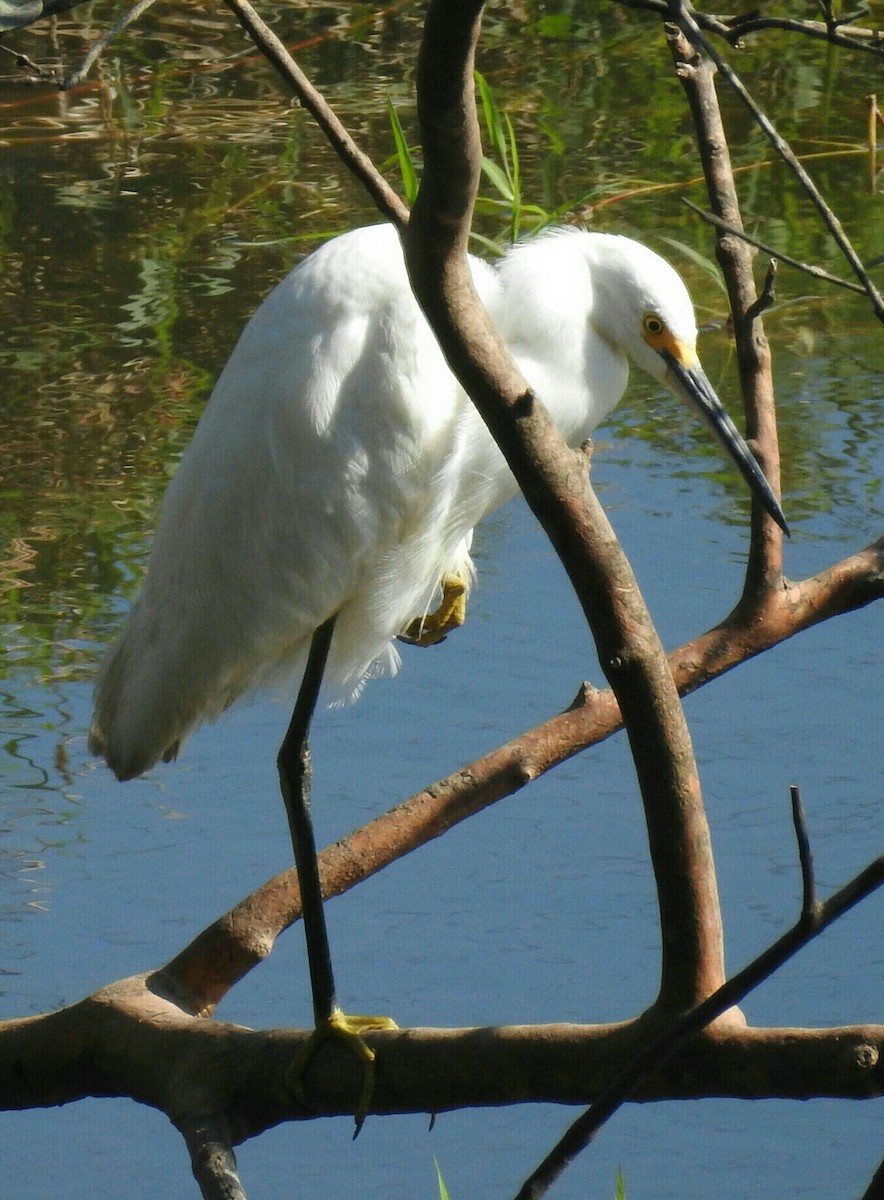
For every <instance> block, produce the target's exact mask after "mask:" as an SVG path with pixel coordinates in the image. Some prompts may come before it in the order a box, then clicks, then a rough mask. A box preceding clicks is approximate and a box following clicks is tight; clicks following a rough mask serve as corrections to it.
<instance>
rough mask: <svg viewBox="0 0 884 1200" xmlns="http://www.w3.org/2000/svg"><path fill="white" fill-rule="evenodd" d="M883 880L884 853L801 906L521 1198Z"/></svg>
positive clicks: (627, 1080)
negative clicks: (818, 900) (811, 905)
mask: <svg viewBox="0 0 884 1200" xmlns="http://www.w3.org/2000/svg"><path fill="white" fill-rule="evenodd" d="M882 885H884V855H882V856H881V857H880V858H877V859H875V860H874V861H873V862H871V863H869V865H868V866H867V867H866V868H865V869H864V870H862V871H860V873H859V874H858V875H855V876H854V878H853V879H851V880H850V881H849V882H848V883H846V884H845V885H844V887H843V888H841V889H840V890H839V891H838V892H836V893H835V895H834V896H831V897H830V898H829V900H827V901H826V903H825V904H818V905H816V907H815V909H814V910H813V912H808V910H807V908H806V906H804V905H802V909H801V914H800V916H799V918H798V920H797V921H796V922H795V924H794V925H793V926H792V928H791V929H789V930H788V931H787V932H786V933H784V934H783V936H782V937H781V938H778V939H777V941H776V942H774V943H773V944H772V945H771V946H769V947H768V948H767V949H766V950H764V951H763V952H762V953H761V954H759V955H758V957H757V958H755V959H753V961H752V962H751V963H749V964H748V966H745V967H744V968H743V970H742V971H740V972H739V973H738V974H736V975H734V977H733V978H732V979H729V980H728V981H727V983H725V984H723V985H722V987H720V988H719V989H718V991H717V992H715V994H714V995H712V996H709V997H708V998H707V999H706V1000H704V1001H703V1002H702V1003H701V1004H698V1005H697V1006H696V1008H694V1009H693V1010H692V1011H691V1012H688V1013H685V1014H684V1015H682V1016H681V1017H678V1018H677V1019H676V1020H675V1021H673V1022H672V1023H671V1024H670V1025H669V1026H668V1028H666V1029H664V1030H663V1032H662V1033H660V1034H659V1035H658V1036H656V1037H655V1038H654V1039H653V1040H652V1041H651V1043H650V1044H649V1045H648V1046H647V1047H646V1048H645V1049H643V1050H641V1051H640V1052H638V1053H636V1054H635V1055H634V1056H633V1057H632V1059H631V1060H630V1061H629V1064H628V1066H627V1067H626V1069H625V1070H624V1071H622V1072H620V1073H619V1074H618V1075H617V1076H616V1077H615V1078H614V1079H613V1080H612V1081H611V1083H610V1084H609V1085H608V1086H607V1087H606V1088H605V1089H604V1090H603V1091H602V1093H601V1094H600V1095H599V1096H597V1097H596V1099H595V1100H594V1101H593V1102H592V1104H591V1105H590V1107H589V1108H588V1109H587V1110H586V1112H584V1113H583V1114H582V1115H581V1116H580V1117H578V1118H577V1120H576V1121H575V1122H574V1123H573V1124H572V1125H571V1126H570V1128H569V1129H568V1130H567V1132H566V1133H565V1135H564V1137H563V1138H562V1139H561V1140H560V1141H559V1143H558V1144H557V1145H556V1146H555V1147H554V1149H553V1150H552V1151H551V1152H550V1153H549V1154H548V1155H547V1157H546V1158H545V1159H544V1160H543V1162H542V1163H541V1164H540V1166H539V1167H538V1168H537V1170H536V1171H534V1172H533V1173H532V1175H531V1176H530V1177H529V1178H528V1179H527V1180H526V1181H525V1183H524V1184H523V1185H522V1187H521V1188H520V1190H519V1192H518V1194H517V1196H516V1200H541V1198H542V1197H543V1196H545V1195H546V1193H547V1191H548V1190H549V1188H550V1187H551V1185H552V1184H553V1183H554V1182H555V1181H556V1179H558V1177H559V1176H560V1175H561V1174H562V1172H563V1171H564V1170H565V1168H566V1167H567V1166H568V1164H569V1163H571V1162H573V1160H574V1159H575V1158H576V1157H577V1155H578V1154H580V1153H581V1151H583V1150H585V1149H586V1147H587V1146H588V1145H589V1143H590V1142H591V1141H592V1139H593V1138H594V1137H595V1135H596V1134H597V1133H598V1131H599V1130H600V1129H601V1127H602V1125H604V1124H605V1122H606V1121H608V1120H610V1118H611V1117H612V1116H613V1115H614V1113H615V1112H616V1111H617V1110H618V1109H619V1108H621V1107H622V1106H623V1105H624V1104H625V1103H626V1101H627V1100H628V1099H629V1098H630V1096H631V1095H632V1094H633V1092H634V1091H635V1089H636V1087H637V1086H638V1085H639V1083H640V1082H641V1081H642V1080H643V1079H645V1078H647V1077H648V1076H649V1075H651V1074H653V1073H654V1072H656V1071H659V1070H660V1068H661V1067H663V1066H664V1064H665V1063H667V1062H668V1061H669V1060H670V1059H671V1058H672V1057H673V1055H675V1054H676V1053H677V1052H678V1051H679V1050H681V1049H682V1047H684V1046H685V1044H686V1043H687V1042H688V1041H689V1039H690V1038H692V1037H695V1036H696V1035H697V1034H699V1033H700V1032H701V1031H702V1030H703V1029H705V1028H706V1027H707V1026H708V1025H709V1024H710V1023H711V1022H712V1021H714V1020H715V1018H716V1017H718V1016H720V1015H721V1014H722V1013H723V1012H726V1011H727V1009H729V1008H732V1007H733V1005H735V1004H739V1002H740V1001H741V1000H743V999H744V998H745V997H746V996H748V994H749V993H750V992H751V991H753V989H754V988H756V987H758V985H759V984H760V983H762V982H763V981H764V980H765V979H767V978H769V977H770V976H771V975H772V974H773V973H774V971H776V970H778V969H779V968H780V967H781V966H782V965H783V963H785V962H788V960H789V959H790V958H792V957H794V955H796V954H797V953H798V951H799V950H801V949H802V948H803V947H804V946H806V945H807V944H808V942H810V941H812V940H813V939H814V938H815V937H818V936H819V934H821V933H822V932H823V930H824V929H827V928H828V927H829V926H830V925H831V924H833V922H835V921H837V920H838V918H839V917H841V916H843V915H844V914H845V913H846V912H849V910H850V909H851V908H854V907H855V906H856V905H857V904H859V903H860V902H861V901H862V900H864V899H865V898H866V897H867V896H870V895H871V894H872V892H874V891H876V890H877V889H878V888H880V887H881V886H882Z"/></svg>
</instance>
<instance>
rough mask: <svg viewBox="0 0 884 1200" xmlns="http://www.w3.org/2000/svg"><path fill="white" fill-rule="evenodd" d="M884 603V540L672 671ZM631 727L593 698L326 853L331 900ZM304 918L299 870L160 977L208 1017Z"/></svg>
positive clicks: (235, 912) (765, 646) (739, 659)
mask: <svg viewBox="0 0 884 1200" xmlns="http://www.w3.org/2000/svg"><path fill="white" fill-rule="evenodd" d="M882 597H884V538H882V539H880V540H879V541H878V542H877V543H875V544H874V545H872V546H869V547H868V548H867V549H866V550H863V551H861V552H860V553H858V554H855V555H853V556H852V557H851V558H848V559H845V560H843V561H842V562H839V563H836V564H835V565H834V566H832V567H829V568H827V569H826V570H825V571H823V572H822V573H821V574H820V575H817V576H814V577H813V578H811V579H807V580H804V581H803V582H801V583H795V584H790V585H789V586H788V587H785V588H784V589H783V590H782V591H778V592H777V593H775V595H774V602H772V603H770V604H768V605H766V606H765V607H764V608H763V609H762V610H761V611H759V612H757V613H754V614H746V615H745V617H744V615H743V612H742V609H741V608H740V606H738V607H737V608H736V609H735V610H734V612H733V613H732V614H731V615H730V616H729V617H728V618H726V620H724V621H723V622H722V623H721V624H720V625H717V626H716V627H715V628H713V629H710V630H708V631H707V632H706V633H703V634H701V635H700V636H699V637H697V638H695V639H694V640H693V641H692V642H689V643H688V644H687V645H685V646H682V647H681V648H679V649H678V650H674V651H673V652H672V653H671V654H670V656H669V665H670V667H671V670H672V673H673V676H674V678H675V682H676V685H677V687H678V690H679V694H680V695H682V696H684V695H688V694H690V693H691V692H694V691H696V690H697V689H698V688H700V687H702V686H703V685H704V684H706V683H709V682H710V681H711V680H713V679H717V678H718V677H719V676H720V675H723V674H725V673H726V672H727V671H730V670H732V669H733V668H734V667H736V666H738V665H739V664H740V663H743V662H745V661H746V660H747V659H750V658H753V657H754V656H755V655H757V654H762V653H763V652H764V651H765V650H769V649H770V648H771V647H772V646H775V645H777V644H778V643H780V642H782V641H785V640H786V639H787V638H790V637H793V636H794V635H795V634H797V633H800V632H803V631H804V630H807V629H810V628H812V627H813V626H814V625H816V624H819V623H820V622H821V621H825V620H828V619H829V618H830V617H833V616H837V615H841V614H844V613H847V612H851V611H853V610H854V609H857V608H862V607H864V606H865V605H868V604H871V603H873V602H874V601H875V600H878V599H881V598H882ZM621 728H622V717H621V714H620V709H619V707H618V704H617V700H616V698H615V696H614V693H613V691H611V690H610V689H608V690H606V691H595V690H592V689H586V688H584V689H582V691H581V694H580V696H579V697H578V699H577V700H576V701H575V702H574V704H573V705H571V706H570V707H569V708H568V709H567V710H566V711H565V712H562V713H559V714H558V715H557V716H554V717H551V718H550V719H549V720H548V721H545V722H544V723H543V724H541V725H538V726H537V727H536V728H535V729H532V730H529V731H528V732H527V733H524V734H522V735H521V736H519V737H517V738H514V739H513V740H512V741H511V742H508V743H507V744H506V745H504V746H501V747H499V748H498V749H496V750H493V751H492V752H491V753H489V754H487V755H484V756H483V757H482V758H480V759H477V760H476V761H475V762H472V763H470V764H468V765H467V766H465V767H463V768H462V769H461V770H459V771H456V772H454V774H452V775H449V776H448V777H447V778H445V779H442V780H439V781H438V782H436V783H434V784H432V785H431V786H430V787H428V788H426V789H425V790H424V791H423V792H419V793H418V794H417V795H415V796H412V797H411V798H410V799H408V800H405V801H404V802H403V803H402V804H400V805H398V806H397V807H395V808H393V809H391V810H390V812H388V813H385V814H384V815H382V816H380V817H378V818H377V819H376V820H374V821H372V822H370V823H369V824H368V825H365V826H363V828H362V829H358V830H356V831H355V832H354V833H352V834H350V835H349V837H346V838H344V839H342V840H341V841H340V842H337V843H336V844H335V845H334V846H330V847H329V848H327V849H326V850H324V851H323V853H322V854H321V855H320V865H321V869H322V881H323V893H324V895H325V896H326V897H331V896H338V895H342V894H343V893H344V892H346V891H348V890H349V889H350V888H352V887H355V886H356V884H358V883H361V882H362V881H363V880H364V879H367V878H369V877H370V876H371V875H374V874H376V873H377V872H378V871H381V870H383V869H384V868H385V867H386V866H388V865H389V864H390V863H391V862H393V861H395V860H396V859H397V858H401V857H402V856H403V855H405V854H409V853H410V852H411V851H412V850H415V849H417V848H418V847H420V846H422V845H425V844H426V843H427V842H429V841H432V840H433V839H434V838H436V837H440V836H441V835H442V834H443V833H445V832H446V830H448V829H450V828H451V827H452V826H453V825H456V824H458V823H459V822H461V821H464V820H466V819H467V818H468V817H471V816H473V815H474V814H475V813H477V812H481V811H482V810H483V809H484V808H487V807H488V806H489V805H491V804H495V803H496V802H497V801H498V800H501V799H503V798H505V797H506V796H510V795H513V794H514V793H515V792H517V791H519V790H520V789H521V788H522V787H524V786H525V785H526V784H528V783H530V782H531V781H532V780H533V779H536V778H538V777H539V776H541V775H543V774H545V773H546V772H547V771H550V770H552V768H553V767H555V766H558V765H559V764H560V763H562V762H565V761H566V760H567V759H569V758H572V757H573V756H574V755H576V754H579V753H580V752H581V751H583V750H585V749H587V748H589V747H590V746H594V745H597V744H598V743H599V742H602V741H604V740H605V739H606V738H609V737H611V736H612V735H613V734H614V733H616V732H617V731H618V730H619V729H621ZM300 915H301V908H300V892H299V891H298V885H297V876H296V873H295V871H294V870H290V871H285V872H283V873H282V874H280V875H277V876H275V877H274V878H273V879H271V880H269V881H268V882H267V883H265V884H264V885H263V886H262V887H261V888H259V889H258V890H257V891H255V892H254V893H253V894H252V895H250V896H248V897H246V899H245V900H243V901H242V902H241V903H240V904H238V905H237V906H236V907H235V908H233V909H232V910H231V911H230V912H228V913H226V914H225V915H224V916H223V917H220V918H219V919H218V920H217V921H215V922H214V923H213V924H212V925H210V926H208V927H207V928H206V929H205V930H203V932H202V933H200V934H199V935H198V936H197V937H196V938H195V939H194V941H192V942H191V943H190V945H189V946H187V947H186V948H185V949H184V950H182V951H181V953H180V954H178V955H177V956H176V957H175V958H174V959H173V960H172V961H171V962H170V963H168V964H167V966H166V967H164V968H163V969H162V971H161V972H158V975H159V976H161V977H162V979H163V980H164V984H165V987H166V988H168V989H169V990H170V991H172V992H173V993H174V994H175V995H176V996H177V998H178V1000H179V1003H181V1004H182V1005H183V1006H184V1007H185V1008H186V1009H187V1010H188V1011H191V1012H205V1011H207V1010H209V1009H211V1008H212V1007H213V1006H214V1005H215V1004H217V1003H218V1002H219V1001H220V1000H221V998H222V997H223V996H224V995H225V994H226V993H227V992H228V991H229V990H230V988H231V987H233V986H234V985H235V984H236V983H237V982H238V980H239V979H241V978H242V977H243V976H244V975H246V974H247V973H248V972H249V971H250V970H251V969H252V968H253V967H254V966H256V965H257V964H258V963H259V962H262V961H263V959H264V958H266V957H267V955H268V954H269V953H270V951H271V949H272V947H273V943H274V941H275V939H276V938H277V937H278V935H279V934H280V933H281V932H282V931H283V930H284V929H286V928H287V927H288V926H289V925H291V924H292V923H293V922H294V921H297V920H298V919H299V918H300Z"/></svg>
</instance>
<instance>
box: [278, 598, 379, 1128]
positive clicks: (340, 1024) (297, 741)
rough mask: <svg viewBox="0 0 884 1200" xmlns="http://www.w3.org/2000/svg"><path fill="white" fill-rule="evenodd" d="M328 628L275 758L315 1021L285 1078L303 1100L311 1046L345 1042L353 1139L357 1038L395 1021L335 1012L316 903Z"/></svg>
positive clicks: (370, 1061) (365, 1093)
mask: <svg viewBox="0 0 884 1200" xmlns="http://www.w3.org/2000/svg"><path fill="white" fill-rule="evenodd" d="M334 631H335V618H334V617H330V618H329V619H328V620H327V621H326V622H325V624H324V625H320V626H319V628H318V629H317V630H316V632H315V633H314V635H313V640H312V641H311V643H310V653H309V654H308V656H307V666H306V667H305V669H304V678H303V679H302V680H301V687H300V690H299V691H298V699H297V701H296V702H295V711H294V712H293V713H292V719H291V721H290V722H289V727H288V731H287V732H286V735H285V737H284V739H283V742H282V745H281V746H280V748H279V754H278V756H277V760H276V762H277V766H278V768H279V785H280V788H281V790H282V798H283V800H284V801H285V811H286V814H287V816H288V819H289V829H290V830H291V835H292V845H293V847H294V851H295V863H296V865H297V868H298V882H299V884H300V886H301V913H302V916H303V918H304V933H305V934H306V937H307V961H308V963H309V966H310V986H311V988H312V990H313V1017H314V1022H315V1025H316V1028H315V1030H314V1032H313V1035H312V1037H311V1038H310V1039H309V1040H308V1041H307V1042H306V1043H305V1045H304V1047H303V1049H302V1050H301V1051H300V1052H299V1054H298V1056H297V1057H296V1059H295V1061H294V1062H293V1063H292V1065H291V1067H290V1068H289V1072H288V1079H289V1082H290V1085H291V1087H292V1090H293V1092H294V1094H295V1096H296V1097H297V1098H298V1100H299V1101H301V1102H305V1101H306V1095H305V1087H304V1075H305V1072H306V1070H307V1066H308V1064H309V1063H310V1061H311V1059H312V1058H313V1055H314V1054H315V1053H316V1050H317V1047H318V1046H320V1045H321V1044H322V1042H323V1041H325V1040H326V1039H328V1038H339V1039H341V1040H343V1041H344V1042H346V1044H347V1045H348V1046H349V1047H350V1049H351V1051H352V1052H353V1053H354V1054H355V1055H356V1056H357V1058H358V1059H359V1060H360V1062H361V1064H362V1088H361V1090H360V1094H359V1100H358V1101H357V1104H356V1108H355V1112H354V1116H355V1118H356V1133H354V1135H353V1136H354V1137H355V1136H356V1134H358V1133H359V1130H360V1129H361V1128H362V1124H363V1122H364V1120H365V1117H366V1114H367V1113H368V1109H369V1106H370V1104H371V1099H372V1095H373V1093H374V1081H375V1054H374V1051H373V1050H372V1049H371V1047H370V1046H368V1045H367V1044H366V1042H365V1041H364V1040H363V1037H362V1034H363V1033H368V1032H371V1031H377V1030H379V1029H395V1028H396V1022H395V1021H392V1020H391V1019H390V1018H389V1017H357V1016H348V1015H347V1014H345V1013H342V1012H341V1010H340V1008H339V1007H338V1002H337V998H336V996H335V980H334V975H333V973H332V964H331V953H330V952H329V948H328V932H327V930H326V927H325V910H324V908H323V904H322V885H321V883H320V880H319V864H318V863H317V861H316V840H315V838H314V836H313V821H312V820H311V817H310V777H311V775H312V768H311V764H310V749H309V746H308V744H307V740H308V735H309V733H310V721H311V720H312V718H313V713H314V710H315V708H316V701H317V699H318V698H319V689H320V687H321V686H322V676H323V674H324V672H325V664H326V662H327V661H328V652H329V648H330V646H331V640H332V635H333V634H334Z"/></svg>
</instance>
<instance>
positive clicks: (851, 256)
mask: <svg viewBox="0 0 884 1200" xmlns="http://www.w3.org/2000/svg"><path fill="white" fill-rule="evenodd" d="M669 11H670V16H671V18H672V20H674V21H675V22H676V23H677V24H678V25H679V26H680V28H681V29H682V30H683V31H684V33H685V35H686V36H687V37H688V39H689V40H690V42H691V43H692V44H693V45H694V46H695V47H696V48H697V50H698V51H701V52H702V53H703V54H705V55H706V56H707V57H708V58H710V59H711V60H712V62H714V63H715V66H716V67H717V68H718V70H719V72H720V73H721V75H722V77H723V78H724V79H726V80H727V82H728V84H729V85H730V87H731V88H732V90H733V91H734V92H735V93H736V94H737V96H738V97H739V98H740V100H741V101H742V103H743V104H744V106H745V107H746V108H747V109H748V110H749V112H750V113H751V114H752V118H753V120H754V121H755V123H756V125H757V126H758V127H759V129H760V130H761V131H762V133H763V134H764V135H765V137H766V138H767V140H768V141H769V142H770V144H771V145H772V146H773V148H774V150H775V151H776V152H777V154H779V156H780V158H782V160H783V162H784V163H785V164H786V165H787V166H788V167H789V169H790V170H791V172H792V174H793V175H794V176H795V177H796V179H797V180H798V182H799V183H800V184H801V186H802V187H803V189H804V191H805V193H806V194H807V196H808V197H809V198H810V200H811V201H812V203H813V205H814V207H815V208H816V210H817V212H818V213H819V214H820V216H821V218H822V220H823V224H824V225H825V227H826V229H828V231H829V233H830V234H831V235H832V238H833V239H834V241H835V242H836V244H837V246H838V248H839V249H840V251H841V253H842V254H843V255H844V257H845V258H846V259H847V261H848V263H849V264H850V266H851V268H852V270H853V272H854V274H855V275H856V277H857V279H858V280H859V281H860V283H861V284H862V286H863V288H864V290H865V292H866V294H867V295H868V297H869V299H870V300H871V302H872V308H873V311H874V313H875V316H876V317H877V318H878V320H879V321H884V295H882V294H881V292H880V291H879V290H878V288H877V287H876V286H875V284H874V282H873V281H872V279H871V277H870V275H869V274H868V272H867V271H866V269H865V267H864V266H863V264H862V260H861V259H860V257H859V255H858V254H857V253H856V251H855V250H854V248H853V246H852V245H851V243H850V239H849V238H848V237H847V234H846V233H845V232H844V228H843V226H842V225H841V222H840V221H839V220H838V218H837V217H836V216H835V213H834V212H833V211H832V209H831V208H830V207H829V205H828V204H826V202H825V200H824V199H823V197H822V195H821V193H820V191H819V188H818V187H817V186H816V184H815V183H814V182H813V180H812V179H811V178H810V176H809V175H808V173H807V171H806V170H805V169H804V167H803V166H802V164H801V162H800V161H799V159H798V158H797V156H796V155H795V153H794V151H793V150H792V148H791V146H790V145H789V144H788V142H787V141H786V139H785V138H783V137H781V136H780V134H779V133H778V132H777V130H776V128H775V126H774V124H773V122H772V121H771V120H770V119H769V118H768V117H767V116H766V115H765V114H764V113H763V112H762V111H761V109H760V108H759V107H758V105H757V104H756V103H755V101H754V100H753V98H752V96H751V94H750V92H749V90H748V89H747V88H746V86H745V85H744V83H743V81H742V80H741V79H740V77H739V76H738V75H737V73H736V71H734V70H733V68H732V67H731V66H730V64H729V63H727V62H726V61H725V60H724V59H723V58H722V57H721V55H720V54H719V53H718V52H717V51H716V50H715V48H714V47H713V46H712V45H711V44H710V42H709V40H708V39H707V38H706V37H704V35H703V32H702V30H701V29H700V26H699V25H698V24H697V22H696V20H695V19H694V16H693V15H692V13H691V12H690V11H689V10H688V6H687V5H686V4H685V3H684V0H669Z"/></svg>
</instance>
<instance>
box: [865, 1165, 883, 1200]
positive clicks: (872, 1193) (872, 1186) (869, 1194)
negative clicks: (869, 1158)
mask: <svg viewBox="0 0 884 1200" xmlns="http://www.w3.org/2000/svg"><path fill="white" fill-rule="evenodd" d="M862 1200H884V1162H882V1163H881V1164H880V1165H879V1167H878V1170H877V1171H876V1172H875V1174H874V1175H873V1176H872V1179H871V1182H870V1183H869V1186H868V1187H867V1188H866V1190H865V1191H864V1192H863V1194H862Z"/></svg>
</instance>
